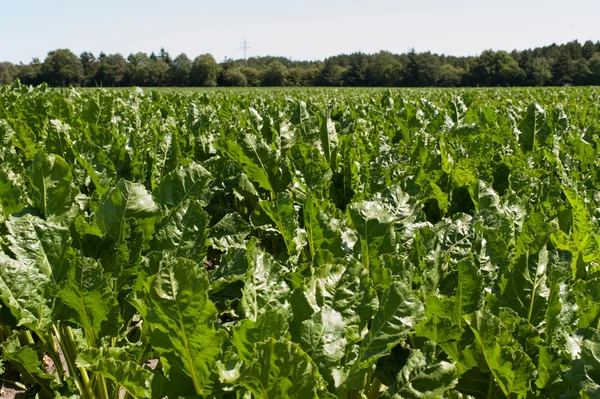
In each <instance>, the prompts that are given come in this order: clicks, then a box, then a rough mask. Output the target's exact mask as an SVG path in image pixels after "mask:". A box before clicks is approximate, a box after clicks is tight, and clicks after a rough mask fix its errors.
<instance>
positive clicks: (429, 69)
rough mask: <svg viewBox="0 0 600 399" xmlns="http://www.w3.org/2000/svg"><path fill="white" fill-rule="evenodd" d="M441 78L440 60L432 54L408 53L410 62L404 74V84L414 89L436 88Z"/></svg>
mask: <svg viewBox="0 0 600 399" xmlns="http://www.w3.org/2000/svg"><path fill="white" fill-rule="evenodd" d="M439 78H440V63H439V59H438V58H437V57H436V56H435V55H433V54H431V53H430V52H427V53H416V52H415V51H414V50H412V51H411V52H409V53H408V61H407V65H406V68H405V73H404V84H405V85H406V86H412V87H429V86H435V84H436V83H437V81H438V79H439Z"/></svg>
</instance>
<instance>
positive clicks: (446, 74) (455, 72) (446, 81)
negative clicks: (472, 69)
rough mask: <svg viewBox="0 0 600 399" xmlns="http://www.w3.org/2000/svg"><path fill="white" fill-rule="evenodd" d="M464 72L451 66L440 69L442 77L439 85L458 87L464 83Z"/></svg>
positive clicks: (447, 65) (443, 66) (438, 82)
mask: <svg viewBox="0 0 600 399" xmlns="http://www.w3.org/2000/svg"><path fill="white" fill-rule="evenodd" d="M463 75H464V70H463V69H462V68H458V67H454V66H452V65H450V64H444V65H442V66H441V68H440V77H439V79H438V80H437V85H438V86H442V87H458V86H460V82H461V81H462V78H463Z"/></svg>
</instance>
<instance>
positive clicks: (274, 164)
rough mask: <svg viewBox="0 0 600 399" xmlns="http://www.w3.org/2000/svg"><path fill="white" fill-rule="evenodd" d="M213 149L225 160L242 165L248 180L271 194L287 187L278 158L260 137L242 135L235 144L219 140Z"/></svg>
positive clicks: (223, 139) (228, 140) (287, 179)
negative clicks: (225, 158)
mask: <svg viewBox="0 0 600 399" xmlns="http://www.w3.org/2000/svg"><path fill="white" fill-rule="evenodd" d="M214 144H215V147H216V148H217V149H218V150H219V151H220V152H221V153H222V154H223V155H224V156H225V157H227V158H229V159H231V160H233V161H236V162H237V163H239V164H240V165H242V167H243V169H244V172H246V174H247V175H248V178H249V179H250V180H251V181H253V182H255V183H257V184H258V185H259V186H260V187H262V188H264V189H265V190H269V191H271V192H276V191H278V189H279V188H284V187H285V186H287V182H288V181H289V178H288V176H284V175H282V173H283V171H282V170H281V169H280V165H279V161H280V159H279V156H278V154H277V153H276V152H275V151H274V150H273V149H272V148H271V147H270V146H269V144H268V143H267V142H266V141H265V140H264V139H263V138H262V137H261V136H257V135H254V134H251V133H247V134H244V135H243V136H242V137H241V138H240V140H238V141H237V142H235V141H233V140H230V139H226V138H221V139H219V140H217V141H215V143H214Z"/></svg>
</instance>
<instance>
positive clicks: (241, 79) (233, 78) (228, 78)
mask: <svg viewBox="0 0 600 399" xmlns="http://www.w3.org/2000/svg"><path fill="white" fill-rule="evenodd" d="M223 85H225V86H234V87H245V86H248V80H247V79H246V75H244V74H243V73H242V71H241V70H240V68H229V69H227V70H226V71H225V72H224V73H223Z"/></svg>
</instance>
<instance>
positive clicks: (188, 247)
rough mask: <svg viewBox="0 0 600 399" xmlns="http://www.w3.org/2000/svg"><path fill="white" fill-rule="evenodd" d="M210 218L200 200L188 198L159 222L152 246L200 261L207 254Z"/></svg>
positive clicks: (174, 254)
mask: <svg viewBox="0 0 600 399" xmlns="http://www.w3.org/2000/svg"><path fill="white" fill-rule="evenodd" d="M208 219H209V216H208V213H206V212H205V211H204V210H203V209H202V207H201V205H200V203H199V202H198V201H191V200H186V201H185V202H184V203H183V204H181V205H180V206H178V207H177V208H172V209H171V210H170V211H169V213H168V214H167V216H166V217H165V218H164V219H162V220H161V221H160V222H159V223H158V224H157V226H156V231H155V234H154V240H153V241H152V248H153V249H154V250H157V251H167V252H170V253H172V254H173V256H175V257H184V258H188V259H192V260H193V261H195V262H197V263H200V262H201V261H202V260H203V259H204V257H205V255H206V244H207V241H206V239H207V235H208V231H207V230H208V229H207V224H208Z"/></svg>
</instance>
